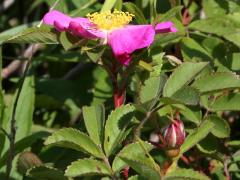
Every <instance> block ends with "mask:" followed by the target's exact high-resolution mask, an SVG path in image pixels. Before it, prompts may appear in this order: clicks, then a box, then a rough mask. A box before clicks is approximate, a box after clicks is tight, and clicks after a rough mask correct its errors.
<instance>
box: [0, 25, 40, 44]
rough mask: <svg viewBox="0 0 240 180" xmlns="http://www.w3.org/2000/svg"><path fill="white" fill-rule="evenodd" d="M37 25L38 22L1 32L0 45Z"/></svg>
mask: <svg viewBox="0 0 240 180" xmlns="http://www.w3.org/2000/svg"><path fill="white" fill-rule="evenodd" d="M38 23H39V22H33V23H29V24H24V25H20V26H16V27H13V28H11V29H8V30H6V31H3V32H1V33H0V44H2V43H3V42H5V41H6V40H8V39H9V38H11V37H13V36H15V35H16V34H18V33H20V32H21V31H23V30H25V29H27V28H29V27H33V26H36V25H37V24H38Z"/></svg>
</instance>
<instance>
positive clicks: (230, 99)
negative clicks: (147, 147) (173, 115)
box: [0, 0, 240, 179]
mask: <svg viewBox="0 0 240 180" xmlns="http://www.w3.org/2000/svg"><path fill="white" fill-rule="evenodd" d="M54 2H55V0H2V2H1V3H0V44H1V51H2V58H1V59H2V63H1V64H2V68H1V80H2V86H1V97H0V99H1V100H0V102H1V103H0V107H1V113H0V117H1V124H2V127H3V128H4V129H6V130H7V131H8V130H9V119H10V116H11V113H10V112H12V109H13V101H14V98H15V97H16V89H17V88H18V87H19V83H20V82H19V80H20V77H21V76H22V75H23V72H24V69H25V66H26V62H25V61H24V60H26V59H28V58H29V57H30V55H29V54H31V53H32V51H31V50H32V49H31V46H32V45H31V43H38V42H42V43H43V44H41V45H38V46H37V50H36V52H33V54H34V55H33V57H32V65H31V69H30V73H29V74H28V75H27V77H26V80H25V82H24V84H23V91H22V93H21V95H20V99H19V103H20V104H21V105H19V106H18V108H17V112H16V117H17V122H16V126H17V133H16V147H15V152H16V155H17V156H16V158H15V160H14V165H13V171H12V178H13V179H22V178H25V179H27V177H26V176H25V175H24V174H25V172H26V170H27V169H28V168H30V167H32V166H33V165H39V164H42V163H44V164H47V165H48V166H49V167H55V168H57V169H59V170H57V169H47V168H46V169H44V168H43V169H42V172H43V174H44V173H46V174H49V176H51V175H52V177H58V176H59V179H60V177H61V178H62V174H63V171H64V170H65V169H66V167H67V166H68V165H69V164H70V163H71V162H72V161H74V160H76V159H78V158H83V157H85V156H86V155H84V154H82V153H78V152H77V151H75V150H69V149H64V148H59V147H51V146H44V145H43V142H44V140H45V139H46V137H47V136H48V135H49V134H50V133H52V132H54V131H55V130H56V129H59V128H62V127H75V128H78V129H80V130H82V131H85V127H84V124H83V121H82V119H83V115H82V109H81V108H82V107H83V106H85V105H96V104H101V103H104V105H105V109H106V112H109V111H110V110H111V109H113V102H112V91H113V90H112V85H111V81H110V79H109V76H108V74H107V72H106V71H105V70H104V69H103V68H101V67H100V66H99V65H98V64H97V63H96V61H97V60H98V59H99V55H101V52H102V49H101V48H95V49H91V48H89V46H85V44H84V46H82V47H81V48H79V47H78V45H76V44H75V43H76V40H75V39H74V37H70V38H69V37H68V36H69V35H68V34H66V33H61V35H59V36H56V33H55V34H50V33H49V32H51V31H52V29H49V28H48V27H44V28H45V29H42V30H41V31H34V30H33V29H29V28H30V27H33V26H34V25H36V24H38V23H39V22H40V21H41V18H42V17H43V15H44V14H45V13H46V12H48V10H49V8H50V7H51V6H52V5H53V4H54ZM107 2H108V3H106V2H105V3H104V1H100V0H60V1H59V3H58V4H57V6H56V7H55V9H57V10H60V11H62V12H64V13H66V14H69V15H71V16H86V14H88V13H91V12H95V11H100V10H101V9H102V8H106V9H109V8H116V9H122V10H124V11H129V12H131V13H133V14H135V16H136V17H135V20H134V23H136V24H144V23H154V22H161V21H168V20H171V21H173V22H174V23H175V25H176V27H177V29H178V32H177V33H176V34H167V35H158V36H156V39H155V42H154V44H153V45H152V46H151V48H150V49H149V50H148V52H137V53H136V54H137V55H139V56H140V57H141V58H142V59H143V60H144V61H146V62H147V63H149V65H150V69H151V68H153V69H154V72H151V73H153V74H154V73H158V72H157V71H158V70H159V71H162V72H165V73H166V74H167V75H170V74H171V72H172V71H173V70H174V69H175V68H176V66H177V65H178V63H177V62H179V60H182V61H183V62H209V64H210V65H209V66H207V68H205V69H204V71H203V72H201V76H202V75H204V74H205V75H207V74H208V73H213V72H214V73H215V74H214V75H213V76H214V77H215V79H213V80H212V79H211V75H209V77H208V76H206V80H202V81H203V82H198V83H196V84H194V83H193V87H196V88H197V89H199V90H200V91H201V96H199V97H197V98H196V99H197V100H196V101H197V104H198V101H199V99H198V98H200V104H201V106H192V105H194V104H195V100H193V99H190V100H189V101H188V99H187V98H186V96H184V95H183V96H181V97H178V100H180V101H181V102H183V103H182V104H181V105H176V107H174V108H177V109H180V113H181V116H182V119H183V121H184V123H185V124H186V129H187V131H188V132H191V130H192V129H193V127H198V125H199V124H200V121H201V120H202V119H203V118H204V114H205V113H206V112H208V111H210V112H213V114H214V115H216V116H217V117H218V118H224V119H225V120H224V119H222V120H220V121H221V123H219V122H218V123H219V126H218V128H219V129H218V130H219V131H217V130H216V131H217V132H215V133H214V132H212V134H208V135H207V137H206V138H205V139H204V141H200V143H198V144H197V146H196V148H194V149H192V150H191V151H190V152H189V153H188V154H187V155H188V157H189V159H190V160H188V161H189V162H188V164H184V161H181V162H180V163H181V166H182V167H185V168H188V167H192V168H194V169H195V170H198V171H202V172H204V173H206V174H207V175H208V176H211V178H213V179H224V178H225V177H224V167H223V165H222V164H221V163H219V162H223V163H226V164H227V166H228V168H229V171H230V173H231V174H232V176H233V178H236V179H237V178H239V177H240V173H239V172H240V168H239V159H240V158H239V157H240V155H239V151H238V149H239V146H240V141H239V138H240V133H239V127H240V124H239V110H240V94H239V89H237V88H239V87H240V82H239V79H238V75H239V73H240V51H239V48H240V1H239V0H182V1H180V0H158V1H156V0H135V1H134V0H132V1H130V0H129V1H122V0H115V1H107ZM103 4H104V6H103ZM25 29H27V30H26V31H24V30H25ZM20 32H21V33H22V34H20V35H19V34H18V33H20ZM19 42H20V43H19ZM25 42H26V43H25ZM90 45H91V43H90ZM163 52H165V53H163ZM149 54H150V55H151V59H149V58H148V56H147V55H149ZM105 55H106V56H107V54H105ZM148 70H149V69H148V66H147V65H146V64H145V65H141V64H138V65H137V68H136V69H135V71H134V72H133V73H132V77H131V83H130V85H129V86H128V87H127V88H128V89H127V102H134V103H139V101H141V100H139V97H138V96H141V93H144V92H142V91H144V89H143V88H142V85H143V84H144V83H143V82H144V80H145V79H147V78H148V77H149V71H148ZM155 71H156V72H155ZM153 77H154V76H153ZM183 78H184V77H183ZM211 80H212V81H211ZM153 82H154V83H155V82H156V81H153ZM229 82H230V84H229ZM145 83H146V82H145ZM151 83H152V82H151V81H149V84H150V86H149V87H150V88H149V87H146V89H147V90H146V91H149V89H151V87H154V85H153V84H154V83H153V84H151ZM204 83H206V84H207V85H208V88H209V89H204V88H205V86H204V88H202V87H203V84H204ZM224 85H226V87H225V86H224ZM214 88H215V89H214ZM219 89H221V90H223V91H221V92H219V91H218V90H219ZM225 89H226V90H225ZM232 89H234V90H232ZM224 90H225V91H224ZM208 92H216V93H214V94H208ZM146 93H148V92H146ZM136 95H137V96H136ZM140 98H144V97H140ZM146 98H148V97H146ZM166 101H167V100H166ZM192 101H194V102H192ZM174 108H172V107H166V108H163V109H161V110H159V111H158V115H160V116H161V117H162V118H161V119H160V120H159V121H160V122H159V124H164V123H166V121H165V120H166V119H167V116H166V114H168V113H169V112H170V111H171V109H174ZM214 118H215V116H214ZM214 118H212V119H214ZM212 121H215V120H212ZM230 129H231V133H230ZM154 130H155V128H154V122H153V123H149V124H148V125H147V126H146V129H145V130H144V133H143V136H144V138H145V140H146V139H148V137H149V134H150V133H151V132H153V131H154ZM216 137H218V138H220V139H217V138H216ZM8 148H9V142H8V140H7V138H6V137H5V135H4V133H1V134H0V154H1V158H0V169H1V173H2V175H3V174H4V172H5V167H6V166H5V165H6V159H7V155H6V154H7V152H8ZM22 151H29V153H21V152H22ZM30 151H31V152H30ZM19 153H21V154H20V155H19ZM153 156H154V158H155V160H156V161H157V162H160V163H161V162H162V158H163V157H162V156H161V155H159V154H157V153H156V152H155V155H154V152H153ZM225 157H226V158H225ZM227 157H228V158H227ZM17 161H18V162H17ZM39 171H40V170H39ZM28 173H30V174H31V173H32V175H31V176H32V177H34V176H35V175H36V176H38V175H37V173H36V172H34V170H33V171H32V172H28ZM34 173H35V174H34ZM28 178H29V177H28ZM43 179H44V178H43ZM50 179H51V178H50ZM86 179H87V178H86ZM93 179H94V177H93Z"/></svg>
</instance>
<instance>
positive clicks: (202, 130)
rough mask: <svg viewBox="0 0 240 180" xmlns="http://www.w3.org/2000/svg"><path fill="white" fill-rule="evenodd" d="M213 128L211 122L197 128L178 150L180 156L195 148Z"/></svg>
mask: <svg viewBox="0 0 240 180" xmlns="http://www.w3.org/2000/svg"><path fill="white" fill-rule="evenodd" d="M213 128H214V123H212V122H211V121H204V122H203V123H202V124H201V125H200V126H199V127H198V128H196V129H195V130H194V131H193V132H192V133H191V134H189V135H188V136H187V137H186V139H185V141H184V143H183V145H182V146H181V148H180V152H181V154H183V153H184V152H186V151H188V150H189V149H190V148H192V147H193V146H195V145H196V144H197V143H198V142H199V141H201V140H202V139H204V138H205V137H206V136H207V135H208V133H210V132H211V131H212V129H213Z"/></svg>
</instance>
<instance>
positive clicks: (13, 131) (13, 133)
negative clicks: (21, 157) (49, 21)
mask: <svg viewBox="0 0 240 180" xmlns="http://www.w3.org/2000/svg"><path fill="white" fill-rule="evenodd" d="M32 48H33V47H32ZM30 64H31V61H30V59H29V60H28V61H27V64H26V68H25V71H24V74H23V77H22V78H21V81H20V87H19V89H18V91H17V95H16V99H15V101H14V105H13V111H12V118H11V121H10V134H9V141H10V147H9V153H8V159H7V167H6V180H9V179H10V174H11V170H12V161H13V158H14V153H15V152H14V151H15V137H16V110H17V104H18V100H19V97H20V94H21V91H22V87H23V84H24V80H25V78H26V76H27V72H28V69H29V67H30Z"/></svg>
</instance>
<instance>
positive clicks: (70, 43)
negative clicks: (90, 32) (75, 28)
mask: <svg viewBox="0 0 240 180" xmlns="http://www.w3.org/2000/svg"><path fill="white" fill-rule="evenodd" d="M59 40H60V43H61V44H62V46H63V48H64V49H65V50H69V49H72V48H75V47H77V46H80V45H83V44H85V43H86V40H85V39H80V38H79V37H77V36H73V35H72V34H70V33H68V32H62V33H61V34H60V37H59Z"/></svg>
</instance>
